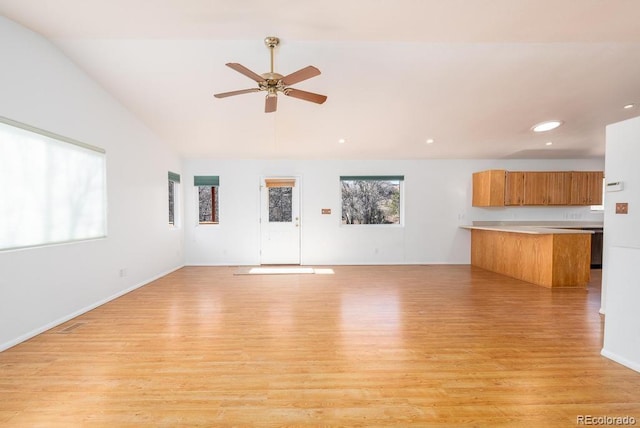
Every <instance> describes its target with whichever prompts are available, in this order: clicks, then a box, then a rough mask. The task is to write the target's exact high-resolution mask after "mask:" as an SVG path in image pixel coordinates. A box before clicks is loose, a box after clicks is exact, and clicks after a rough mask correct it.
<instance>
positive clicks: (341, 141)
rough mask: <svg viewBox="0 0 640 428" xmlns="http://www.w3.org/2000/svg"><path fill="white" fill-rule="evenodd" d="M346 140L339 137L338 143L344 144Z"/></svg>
mask: <svg viewBox="0 0 640 428" xmlns="http://www.w3.org/2000/svg"><path fill="white" fill-rule="evenodd" d="M346 142H347V140H345V139H344V138H340V139H339V140H338V143H340V144H344V143H346Z"/></svg>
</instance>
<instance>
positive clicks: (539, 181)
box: [523, 172, 549, 205]
mask: <svg viewBox="0 0 640 428" xmlns="http://www.w3.org/2000/svg"><path fill="white" fill-rule="evenodd" d="M523 174H524V205H546V203H547V197H548V195H547V193H548V190H547V188H548V182H549V174H548V173H547V172H524V173H523Z"/></svg>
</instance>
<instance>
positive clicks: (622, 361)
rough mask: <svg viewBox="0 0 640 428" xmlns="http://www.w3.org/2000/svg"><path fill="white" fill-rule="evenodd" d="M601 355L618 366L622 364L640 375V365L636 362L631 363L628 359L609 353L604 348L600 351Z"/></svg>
mask: <svg viewBox="0 0 640 428" xmlns="http://www.w3.org/2000/svg"><path fill="white" fill-rule="evenodd" d="M600 355H602V356H603V357H606V358H608V359H610V360H613V361H615V362H616V363H618V364H622V365H623V366H625V367H629V368H630V369H631V370H635V371H637V372H639V373H640V364H639V363H637V362H635V361H631V360H629V359H627V358H624V357H621V356H620V355H618V354H616V353H614V352H610V351H607V350H606V349H604V348H603V349H602V351H600Z"/></svg>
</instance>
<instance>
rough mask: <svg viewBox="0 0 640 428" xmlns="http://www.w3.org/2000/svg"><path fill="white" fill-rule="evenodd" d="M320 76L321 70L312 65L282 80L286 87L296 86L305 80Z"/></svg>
mask: <svg viewBox="0 0 640 428" xmlns="http://www.w3.org/2000/svg"><path fill="white" fill-rule="evenodd" d="M319 75H320V70H318V69H317V68H315V67H314V66H313V65H310V66H308V67H305V68H301V69H300V70H298V71H294V72H293V73H291V74H288V75H286V76H284V77H283V78H282V83H284V84H285V85H295V84H296V83H298V82H302V81H303V80H307V79H311V78H312V77H316V76H319Z"/></svg>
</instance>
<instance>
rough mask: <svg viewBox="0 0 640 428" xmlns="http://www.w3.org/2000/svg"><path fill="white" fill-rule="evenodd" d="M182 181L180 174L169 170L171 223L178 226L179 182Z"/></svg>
mask: <svg viewBox="0 0 640 428" xmlns="http://www.w3.org/2000/svg"><path fill="white" fill-rule="evenodd" d="M179 183H180V174H176V173H175V172H171V171H169V224H170V225H172V226H177V223H178V222H177V218H176V205H177V203H176V201H177V199H178V184H179Z"/></svg>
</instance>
